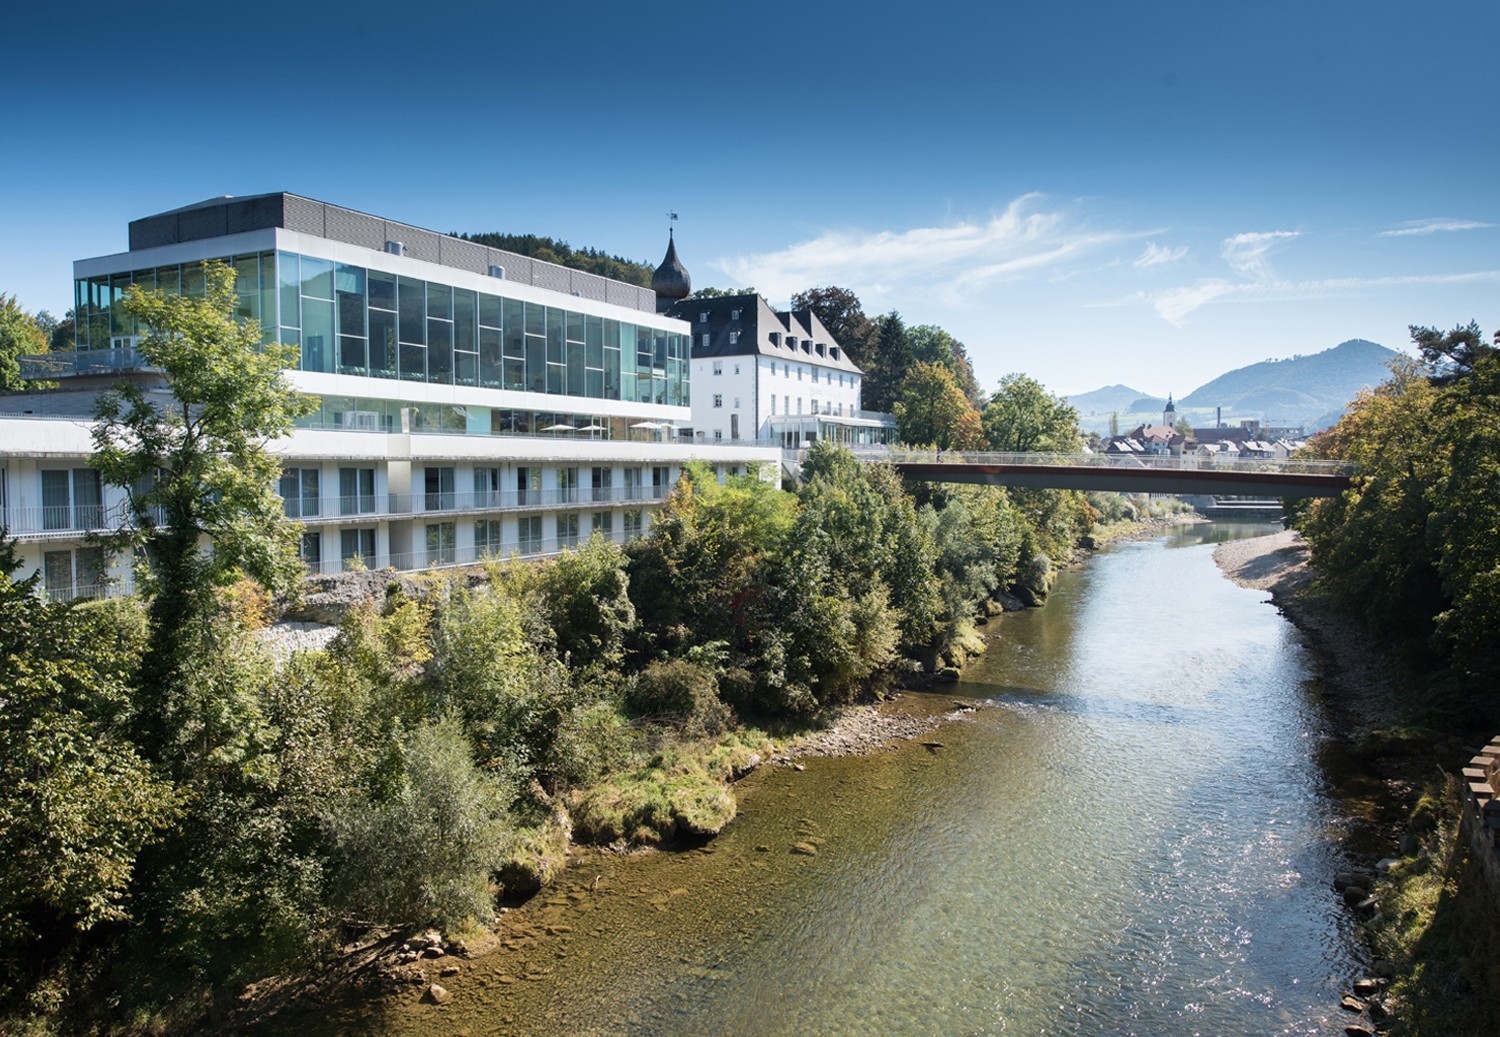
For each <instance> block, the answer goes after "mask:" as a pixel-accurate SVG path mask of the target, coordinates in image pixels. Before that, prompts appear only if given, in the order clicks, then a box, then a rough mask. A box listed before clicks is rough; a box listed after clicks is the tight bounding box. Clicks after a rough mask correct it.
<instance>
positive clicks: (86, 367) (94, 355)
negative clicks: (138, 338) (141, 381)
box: [19, 348, 159, 381]
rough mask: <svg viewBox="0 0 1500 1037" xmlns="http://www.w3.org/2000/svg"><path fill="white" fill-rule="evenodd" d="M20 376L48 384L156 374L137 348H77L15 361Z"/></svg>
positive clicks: (153, 367) (154, 369)
mask: <svg viewBox="0 0 1500 1037" xmlns="http://www.w3.org/2000/svg"><path fill="white" fill-rule="evenodd" d="M19 362H20V365H21V377H22V378H24V379H28V380H41V381H52V380H53V379H55V378H73V377H77V376H79V375H102V374H119V373H120V372H122V371H156V370H159V368H157V367H155V366H153V365H152V364H151V363H150V362H148V361H147V360H146V356H145V354H144V353H142V352H141V351H140V350H139V349H134V348H130V349H81V350H77V351H75V352H63V353H42V354H39V355H35V356H23V357H20V358H19Z"/></svg>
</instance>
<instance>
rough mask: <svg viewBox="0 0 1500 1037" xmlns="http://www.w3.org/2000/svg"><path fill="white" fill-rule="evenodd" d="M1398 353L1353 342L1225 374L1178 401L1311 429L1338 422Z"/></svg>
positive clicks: (1385, 374) (1182, 404) (1383, 374)
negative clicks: (1305, 426) (1355, 398)
mask: <svg viewBox="0 0 1500 1037" xmlns="http://www.w3.org/2000/svg"><path fill="white" fill-rule="evenodd" d="M1400 355H1401V354H1399V353H1397V352H1396V351H1395V350H1394V349H1387V348H1386V347H1385V346H1381V345H1377V344H1376V343H1374V342H1367V341H1366V340H1364V339H1360V338H1356V339H1350V340H1349V341H1347V342H1341V343H1339V344H1338V345H1337V346H1334V347H1333V348H1332V349H1325V350H1324V351H1323V352H1321V353H1314V354H1312V355H1311V356H1294V357H1290V358H1288V359H1286V360H1263V361H1261V362H1260V363H1258V364H1251V365H1250V366H1249V367H1241V368H1239V369H1238V370H1234V371H1230V372H1228V373H1227V374H1222V375H1220V376H1219V377H1217V378H1215V379H1214V380H1213V381H1211V382H1208V383H1207V384H1206V385H1202V386H1200V387H1199V388H1197V389H1195V390H1193V391H1192V392H1191V393H1189V394H1188V395H1187V396H1185V397H1183V398H1182V399H1181V400H1179V401H1178V406H1179V407H1201V408H1205V409H1207V408H1214V407H1222V408H1224V412H1225V413H1226V414H1229V413H1234V414H1260V415H1264V416H1265V417H1266V418H1267V419H1268V420H1274V421H1277V422H1285V423H1288V424H1303V423H1305V424H1307V425H1309V426H1316V425H1323V424H1330V423H1331V422H1332V421H1335V420H1337V419H1338V416H1339V415H1340V414H1342V413H1343V410H1344V408H1345V407H1346V406H1348V404H1349V401H1350V400H1352V399H1354V397H1355V395H1356V394H1357V393H1358V392H1359V391H1360V390H1361V389H1364V388H1366V387H1371V386H1376V385H1379V384H1380V383H1382V382H1384V381H1385V380H1386V379H1387V378H1389V377H1390V375H1391V372H1390V367H1389V365H1390V362H1391V361H1392V360H1394V359H1395V358H1396V357H1398V356H1400Z"/></svg>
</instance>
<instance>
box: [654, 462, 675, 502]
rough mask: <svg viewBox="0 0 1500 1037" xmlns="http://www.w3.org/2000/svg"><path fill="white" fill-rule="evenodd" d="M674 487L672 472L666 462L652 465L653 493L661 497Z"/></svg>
mask: <svg viewBox="0 0 1500 1037" xmlns="http://www.w3.org/2000/svg"><path fill="white" fill-rule="evenodd" d="M671 488H672V472H671V469H669V468H668V467H667V466H666V465H664V464H658V465H652V466H651V495H652V496H653V497H657V498H661V497H665V496H666V495H667V491H668V490H670V489H671Z"/></svg>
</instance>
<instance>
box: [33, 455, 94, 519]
mask: <svg viewBox="0 0 1500 1037" xmlns="http://www.w3.org/2000/svg"><path fill="white" fill-rule="evenodd" d="M103 521H104V516H103V509H102V507H101V506H100V490H99V473H98V472H96V471H94V469H92V468H73V469H63V470H61V471H52V472H48V471H44V472H42V528H43V529H97V528H99V526H100V525H101V524H102V523H103Z"/></svg>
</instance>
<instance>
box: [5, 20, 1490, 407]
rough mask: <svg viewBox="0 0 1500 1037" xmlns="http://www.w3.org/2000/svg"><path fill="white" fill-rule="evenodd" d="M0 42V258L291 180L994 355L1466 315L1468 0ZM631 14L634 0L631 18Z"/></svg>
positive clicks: (1486, 84) (1101, 349)
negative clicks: (676, 254) (870, 319)
mask: <svg viewBox="0 0 1500 1037" xmlns="http://www.w3.org/2000/svg"><path fill="white" fill-rule="evenodd" d="M17 7H19V9H18V10H14V11H11V12H9V13H8V14H7V29H6V32H5V33H4V34H3V37H0V97H3V98H5V99H6V101H7V103H6V104H5V105H4V110H5V112H6V115H7V119H6V130H7V139H8V141H9V142H10V144H9V147H7V149H6V153H5V155H4V158H3V160H0V242H4V245H5V247H4V248H3V249H0V292H9V293H14V294H16V295H18V296H19V297H20V299H21V302H22V304H23V305H25V306H26V307H27V308H29V309H41V308H45V309H49V310H51V311H52V312H54V313H61V312H62V311H63V310H65V309H66V308H67V307H68V306H69V305H70V302H71V281H70V279H71V262H72V260H74V259H77V258H81V257H86V256H95V255H103V254H108V253H112V252H119V251H123V250H124V249H125V247H126V224H127V223H128V222H129V220H131V219H133V218H136V217H139V216H144V215H147V214H150V213H155V212H160V211H162V210H165V209H169V208H174V207H176V206H179V205H183V204H187V203H189V202H192V201H198V200H201V199H203V198H207V197H211V196H214V195H221V194H256V193H260V192H264V191H274V190H289V191H294V192H297V193H300V194H305V195H310V196H312V197H315V198H319V199H322V200H325V201H330V202H335V203H338V204H341V205H346V206H349V207H351V208H356V209H361V210H364V211H367V212H374V213H378V214H380V215H383V216H387V217H390V218H393V219H398V220H403V221H405V222H408V223H413V224H417V225H419V226H425V227H430V228H432V229H435V230H441V231H453V230H460V231H485V230H505V231H514V232H533V233H539V234H548V235H552V236H554V237H559V238H562V239H565V240H567V241H569V242H570V243H572V244H574V245H577V246H583V245H592V246H594V247H597V248H600V249H603V250H605V251H608V252H612V253H617V254H621V255H625V256H629V257H632V258H639V259H647V260H651V261H653V262H654V261H657V260H659V259H660V257H661V253H662V251H663V250H664V245H665V237H666V219H665V214H666V212H667V211H668V210H669V209H670V210H674V211H676V212H678V213H680V214H681V221H680V222H679V224H678V225H677V234H678V244H679V250H680V252H681V255H682V258H683V260H684V262H685V263H686V264H687V266H688V268H689V270H690V271H691V273H692V275H693V279H694V284H695V285H697V286H700V287H701V286H705V285H710V284H713V285H719V286H722V287H731V286H736V287H737V286H743V285H754V286H755V287H757V288H758V289H760V290H761V291H762V292H763V293H764V294H765V295H766V296H767V297H768V298H770V300H771V301H772V302H773V303H774V304H777V305H784V304H785V303H786V301H787V298H788V296H789V295H790V294H791V293H792V292H794V291H796V290H798V289H801V288H807V287H814V286H818V285H825V284H838V285H843V286H845V287H849V288H853V289H854V290H855V291H856V292H858V293H859V295H860V296H861V298H862V299H863V300H864V301H865V306H866V309H867V310H868V311H869V312H871V313H877V312H883V311H886V310H889V309H897V310H899V311H900V312H901V313H902V315H903V316H904V317H905V318H906V319H907V320H908V321H909V322H911V323H933V324H940V325H942V326H943V327H945V328H947V329H948V330H949V331H951V332H953V333H954V334H955V335H957V336H958V337H959V338H960V339H962V340H963V341H964V342H965V343H966V344H967V345H968V346H969V348H970V351H971V353H972V355H973V357H974V359H975V363H976V368H977V370H978V373H979V375H980V377H981V380H982V381H983V382H984V383H985V384H986V385H993V383H994V382H995V381H996V380H998V379H999V378H1000V377H1001V376H1002V375H1004V374H1006V373H1007V372H1010V371H1018V370H1019V371H1026V372H1028V373H1030V374H1032V375H1034V376H1036V377H1038V378H1040V379H1041V380H1042V381H1043V382H1044V383H1046V384H1047V385H1048V386H1049V387H1050V388H1052V389H1054V390H1055V391H1059V392H1079V391H1084V390H1088V389H1092V388H1097V387H1098V386H1101V385H1105V384H1110V383H1115V382H1124V383H1126V384H1128V385H1131V386H1133V387H1135V388H1138V389H1141V390H1143V391H1147V392H1152V393H1166V392H1168V391H1172V392H1175V393H1177V394H1178V395H1183V394H1185V393H1187V392H1189V391H1190V390H1192V389H1193V388H1195V387H1196V386H1197V385H1199V384H1201V383H1202V382H1204V381H1206V380H1208V379H1209V378H1211V377H1213V376H1215V375H1217V374H1219V373H1221V372H1223V371H1225V370H1228V369H1230V368H1233V367H1238V366H1241V365H1243V364H1246V363H1251V362H1254V361H1257V360H1262V359H1266V358H1268V357H1284V356H1290V355H1292V354H1295V353H1312V352H1317V351H1319V350H1322V349H1326V348H1328V347H1330V346H1333V345H1335V344H1337V343H1338V342H1340V341H1343V340H1344V339H1348V338H1368V339H1372V340H1374V341H1377V342H1380V343H1382V344H1384V345H1387V346H1391V347H1394V348H1399V347H1402V346H1404V345H1406V343H1407V337H1408V336H1407V331H1406V327H1407V325H1408V324H1434V325H1442V326H1444V327H1452V326H1453V325H1454V324H1457V323H1462V322H1467V321H1468V320H1470V319H1471V318H1472V319H1477V320H1478V321H1479V322H1480V324H1481V325H1482V326H1483V327H1484V328H1485V329H1486V330H1487V331H1490V330H1494V329H1495V328H1496V327H1497V326H1500V188H1497V185H1500V161H1497V159H1500V125H1497V124H1500V89H1497V86H1496V84H1497V76H1496V73H1495V71H1494V59H1493V56H1492V55H1491V54H1490V53H1489V52H1490V51H1491V50H1492V44H1493V42H1494V40H1495V39H1497V38H1500V32H1497V30H1500V4H1497V3H1496V2H1495V0H1486V2H1482V3H1481V2H1467V0H1458V2H1442V3H1438V4H1432V5H1421V6H1420V7H1419V5H1416V4H1413V3H1410V2H1389V0H1366V2H1361V3H1345V2H1307V0H1302V2H1298V3H1282V2H1276V0H1272V2H1258V3H1249V2H1243V3H1240V2H1235V3H1229V2H1208V0H1199V2H1192V3H1183V2H1154V0H1133V2H1128V3H1127V2H1114V3H1066V2H1060V3H1054V4H1036V3H1028V4H1011V3H993V2H992V3H952V2H946V0H929V2H926V3H922V4H912V3H902V4H890V3H883V2H866V3H862V4H853V3H846V4H822V3H817V2H809V0H802V2H800V3H785V2H782V0H770V2H763V3H759V4H754V5H745V4H736V5H723V6H722V7H721V6H720V5H710V4H699V5H685V4H677V5H661V4H655V5H652V4H639V5H632V4H622V3H610V4H605V3H594V2H591V0H579V2H575V3H572V4H518V3H495V2H493V0H491V2H487V3H465V2H456V0H427V2H425V3H422V4H411V3H406V4H386V3H381V2H370V3H365V4H361V5H358V6H356V5H352V4H345V3H325V4H308V3H300V4H285V3H280V2H277V0H266V2H259V3H254V4H240V5H204V4H196V3H195V4H187V3H180V2H177V0H141V2H133V3H132V2H129V0H117V2H115V3H112V4H108V5H105V4H94V3H91V2H82V3H74V4H70V5H61V4H57V5H42V4H30V3H28V4H24V5H17ZM653 10H658V11H663V12H665V13H664V14H663V15H661V16H658V17H653V16H652V15H651V12H652V11H653Z"/></svg>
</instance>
